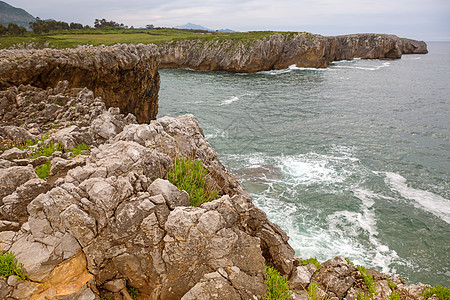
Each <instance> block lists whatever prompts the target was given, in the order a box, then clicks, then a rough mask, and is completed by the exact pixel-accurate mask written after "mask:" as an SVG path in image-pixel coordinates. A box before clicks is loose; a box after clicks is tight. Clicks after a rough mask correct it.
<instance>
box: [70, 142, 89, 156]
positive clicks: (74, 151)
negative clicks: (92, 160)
mask: <svg viewBox="0 0 450 300" xmlns="http://www.w3.org/2000/svg"><path fill="white" fill-rule="evenodd" d="M90 147H91V146H89V145H86V144H85V143H82V144H79V145H77V146H76V147H74V148H73V149H72V154H71V156H72V157H75V156H77V155H80V154H82V153H83V152H84V151H87V150H89V148H90Z"/></svg>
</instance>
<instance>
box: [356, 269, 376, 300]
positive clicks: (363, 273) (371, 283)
mask: <svg viewBox="0 0 450 300" xmlns="http://www.w3.org/2000/svg"><path fill="white" fill-rule="evenodd" d="M356 269H358V271H359V272H360V273H361V276H362V278H363V279H364V282H365V283H366V286H367V290H368V291H369V294H370V296H371V298H372V297H373V295H377V294H378V292H377V291H376V289H375V285H376V282H375V281H374V280H373V277H372V275H370V274H369V271H368V270H367V269H366V268H365V267H364V266H360V265H358V266H356Z"/></svg>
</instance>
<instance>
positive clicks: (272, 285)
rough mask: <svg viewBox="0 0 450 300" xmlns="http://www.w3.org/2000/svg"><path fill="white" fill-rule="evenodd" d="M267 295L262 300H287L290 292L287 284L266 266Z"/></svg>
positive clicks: (275, 271)
mask: <svg viewBox="0 0 450 300" xmlns="http://www.w3.org/2000/svg"><path fill="white" fill-rule="evenodd" d="M264 283H265V284H266V285H267V288H268V289H267V293H266V294H265V295H264V300H288V299H290V297H291V295H292V292H291V291H290V290H289V282H288V281H287V280H286V279H285V278H284V277H283V276H281V274H280V272H278V271H277V270H276V269H275V268H272V267H269V266H266V281H264Z"/></svg>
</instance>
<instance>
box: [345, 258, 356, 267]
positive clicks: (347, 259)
mask: <svg viewBox="0 0 450 300" xmlns="http://www.w3.org/2000/svg"><path fill="white" fill-rule="evenodd" d="M345 260H346V261H347V262H348V264H349V265H352V266H354V265H355V264H354V263H353V262H352V261H351V260H350V258H348V257H346V258H345Z"/></svg>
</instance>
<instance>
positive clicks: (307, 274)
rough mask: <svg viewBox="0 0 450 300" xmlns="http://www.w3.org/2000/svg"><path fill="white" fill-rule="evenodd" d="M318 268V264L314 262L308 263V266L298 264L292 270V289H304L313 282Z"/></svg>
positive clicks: (290, 280) (290, 279)
mask: <svg viewBox="0 0 450 300" xmlns="http://www.w3.org/2000/svg"><path fill="white" fill-rule="evenodd" d="M316 270H317V268H316V266H315V265H313V264H308V265H306V266H298V267H297V268H295V269H294V272H292V276H291V277H290V278H289V282H290V285H289V287H290V289H292V290H300V291H301V290H304V289H306V288H307V287H308V285H309V283H310V282H311V277H312V276H313V274H314V272H315V271H316Z"/></svg>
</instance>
